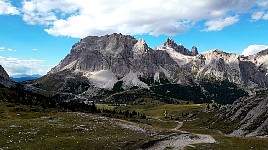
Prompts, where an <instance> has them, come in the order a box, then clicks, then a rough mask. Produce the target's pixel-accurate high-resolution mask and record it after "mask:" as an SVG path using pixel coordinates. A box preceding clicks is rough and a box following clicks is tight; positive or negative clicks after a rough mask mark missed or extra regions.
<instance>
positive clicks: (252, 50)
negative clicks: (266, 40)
mask: <svg viewBox="0 0 268 150" xmlns="http://www.w3.org/2000/svg"><path fill="white" fill-rule="evenodd" d="M267 48H268V45H249V46H248V47H247V48H245V49H244V51H243V52H242V55H245V56H249V55H254V54H256V53H258V52H260V51H262V50H265V49H267Z"/></svg>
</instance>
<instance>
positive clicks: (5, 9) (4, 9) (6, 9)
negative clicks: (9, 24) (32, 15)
mask: <svg viewBox="0 0 268 150" xmlns="http://www.w3.org/2000/svg"><path fill="white" fill-rule="evenodd" d="M19 13H20V12H19V11H18V9H17V8H16V7H14V6H12V4H11V3H10V2H9V1H7V0H0V15H18V14H19Z"/></svg>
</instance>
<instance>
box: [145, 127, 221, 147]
mask: <svg viewBox="0 0 268 150" xmlns="http://www.w3.org/2000/svg"><path fill="white" fill-rule="evenodd" d="M182 124H183V122H178V126H177V127H176V128H174V129H172V130H173V131H174V132H175V131H176V132H178V131H179V132H181V133H177V134H174V135H171V136H169V137H168V138H165V139H164V140H162V141H159V142H157V143H156V144H154V145H153V146H152V147H150V148H147V150H163V149H165V148H167V147H169V148H172V149H174V150H179V149H183V148H184V147H186V146H189V145H192V144H198V143H215V142H216V141H215V139H214V138H213V137H211V136H210V135H204V134H192V133H188V132H185V131H181V130H179V129H180V128H181V126H182Z"/></svg>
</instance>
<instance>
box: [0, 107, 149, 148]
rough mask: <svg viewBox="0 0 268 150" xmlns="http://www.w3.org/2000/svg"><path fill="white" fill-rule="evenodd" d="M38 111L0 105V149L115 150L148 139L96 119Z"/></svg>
mask: <svg viewBox="0 0 268 150" xmlns="http://www.w3.org/2000/svg"><path fill="white" fill-rule="evenodd" d="M39 109H40V108H38V107H36V108H33V107H30V106H25V105H16V106H15V105H14V104H10V103H5V102H0V119H1V121H0V135H1V136H0V149H1V148H3V149H6V148H8V149H59V148H60V149H118V148H120V147H121V148H123V147H125V146H126V145H127V144H128V143H132V145H133V143H139V142H140V141H146V140H148V139H150V137H149V136H148V135H147V134H145V133H137V132H134V131H132V130H128V129H124V130H122V128H120V127H118V126H116V125H114V124H113V123H110V122H109V120H108V121H107V120H105V119H104V120H103V119H101V118H99V117H98V116H97V115H92V114H91V115H90V114H82V113H68V112H53V110H49V111H46V112H42V111H39V112H34V111H33V110H39ZM94 116H95V117H94ZM134 146H135V144H134Z"/></svg>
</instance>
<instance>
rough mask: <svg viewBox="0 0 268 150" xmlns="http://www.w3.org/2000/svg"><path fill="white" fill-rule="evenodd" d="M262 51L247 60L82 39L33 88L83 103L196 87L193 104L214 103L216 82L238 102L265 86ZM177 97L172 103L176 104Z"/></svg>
mask: <svg viewBox="0 0 268 150" xmlns="http://www.w3.org/2000/svg"><path fill="white" fill-rule="evenodd" d="M267 51H268V50H264V51H262V52H260V53H258V54H256V55H252V56H243V55H238V54H233V53H226V52H223V51H220V50H210V51H207V52H204V53H202V54H199V53H198V50H197V48H196V47H195V46H193V47H192V49H191V50H188V49H186V48H185V47H184V46H183V45H181V44H179V45H178V44H176V43H175V41H174V40H171V39H167V41H166V42H165V43H164V44H163V45H162V46H158V47H157V48H155V49H152V48H150V47H149V46H148V45H147V44H146V42H145V41H144V40H142V39H139V40H136V39H135V38H134V37H133V36H129V35H122V34H116V33H114V34H111V35H105V36H100V37H98V36H88V37H86V38H84V39H81V40H80V41H79V42H78V43H76V44H75V45H74V46H73V47H72V49H71V52H70V54H68V55H67V56H66V57H65V58H64V59H63V60H62V61H61V62H60V63H59V64H58V65H57V66H55V67H54V68H52V69H51V71H50V72H49V73H48V74H47V75H45V76H44V77H42V78H40V79H38V80H37V81H36V82H35V83H34V84H33V85H34V86H35V87H38V88H42V89H45V90H48V91H51V92H52V93H65V94H66V93H71V94H75V95H78V96H80V97H81V96H83V97H85V98H91V97H94V96H100V95H103V94H107V93H113V92H114V91H113V90H114V88H115V87H116V88H117V89H121V90H128V89H130V88H140V89H150V90H154V89H157V90H156V91H161V90H162V91H165V93H162V94H164V95H166V96H170V94H167V93H169V92H168V91H171V90H172V89H174V86H176V87H175V88H176V89H177V90H181V91H183V90H187V89H188V90H189V87H190V89H192V87H196V88H193V90H195V91H194V93H199V94H198V95H200V97H199V98H202V99H203V98H208V99H209V100H213V99H216V98H217V99H219V97H216V96H219V95H220V93H221V90H222V89H221V88H223V87H222V86H221V84H223V83H222V82H224V84H225V83H227V82H228V83H227V84H226V85H230V87H228V86H226V87H225V89H224V91H228V89H229V90H233V89H236V90H238V91H235V92H234V91H233V92H234V95H238V96H243V95H246V94H245V93H243V92H241V91H239V90H244V91H247V92H249V94H254V89H255V88H259V87H267V86H268V78H267V76H266V74H267V65H268V62H266V60H267V58H268V55H267ZM214 83H215V84H214ZM208 84H213V87H214V88H211V87H210V86H207V85H208ZM212 89H213V90H212ZM215 91H218V93H215ZM175 92H177V93H179V92H178V91H175ZM213 92H214V93H213ZM229 92H230V91H229ZM238 93H239V94H238ZM188 94H191V92H190V93H188ZM178 95H180V94H178ZM178 95H173V97H175V98H180V97H179V96H178ZM223 96H224V94H223ZM221 98H222V97H221ZM235 98H237V97H236V96H234V98H233V99H232V100H230V101H229V102H228V103H232V102H233V101H234V100H235Z"/></svg>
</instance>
